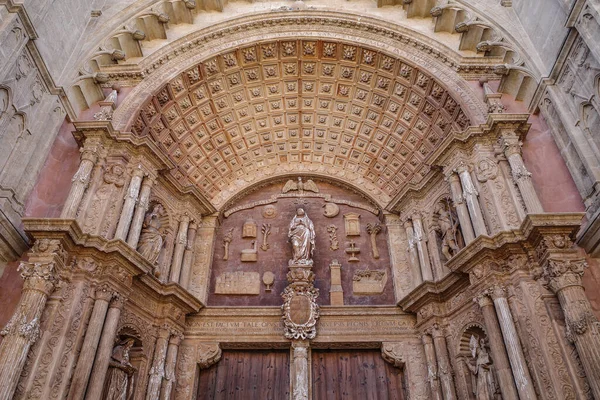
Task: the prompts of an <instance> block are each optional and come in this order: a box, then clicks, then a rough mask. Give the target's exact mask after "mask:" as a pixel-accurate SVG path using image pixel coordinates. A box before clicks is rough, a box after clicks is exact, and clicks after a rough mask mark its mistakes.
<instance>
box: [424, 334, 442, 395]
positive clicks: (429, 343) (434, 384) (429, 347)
mask: <svg viewBox="0 0 600 400" xmlns="http://www.w3.org/2000/svg"><path fill="white" fill-rule="evenodd" d="M421 340H422V341H423V348H424V349H425V362H426V363H427V381H428V382H429V390H431V398H432V400H442V399H443V396H442V387H441V385H440V380H439V376H438V368H437V361H436V357H435V348H434V347H433V340H432V338H431V335H429V334H427V333H426V334H424V335H423V336H421Z"/></svg>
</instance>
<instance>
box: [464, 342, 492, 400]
mask: <svg viewBox="0 0 600 400" xmlns="http://www.w3.org/2000/svg"><path fill="white" fill-rule="evenodd" d="M469 348H470V349H471V356H472V357H473V359H472V361H465V364H466V365H467V368H469V371H471V377H472V386H473V394H474V395H475V399H477V400H495V399H496V398H497V396H496V392H497V387H496V383H495V380H494V375H493V372H492V361H491V360H490V355H489V354H488V352H487V349H486V348H485V339H479V340H477V339H476V338H475V336H473V335H471V340H470V343H469ZM463 361H464V359H463Z"/></svg>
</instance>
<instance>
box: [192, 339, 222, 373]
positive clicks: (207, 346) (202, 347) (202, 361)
mask: <svg viewBox="0 0 600 400" xmlns="http://www.w3.org/2000/svg"><path fill="white" fill-rule="evenodd" d="M221 355H222V351H221V347H220V346H219V344H218V343H201V344H199V345H198V348H197V350H196V361H197V363H198V366H199V367H200V369H206V368H209V367H210V366H211V365H213V364H216V363H218V362H219V360H220V359H221Z"/></svg>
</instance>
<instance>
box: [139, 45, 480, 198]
mask: <svg viewBox="0 0 600 400" xmlns="http://www.w3.org/2000/svg"><path fill="white" fill-rule="evenodd" d="M286 43H288V47H289V43H293V44H294V48H295V49H309V51H308V52H306V51H296V50H294V51H293V52H292V53H289V52H288V53H286V49H285V48H283V47H281V46H283V44H282V43H279V42H267V43H261V44H257V45H255V46H251V47H245V48H243V49H239V50H236V51H234V52H228V53H226V54H223V55H218V56H216V57H212V58H210V59H208V60H206V61H204V62H202V63H200V64H199V65H196V66H194V67H193V68H191V69H188V70H187V71H185V72H183V73H181V74H180V75H178V76H176V77H175V78H173V79H171V81H170V82H169V83H167V84H166V85H163V86H162V87H160V88H159V89H158V90H157V92H156V93H155V95H154V96H153V97H152V98H150V99H149V100H147V101H146V103H145V104H143V105H142V106H141V109H140V110H139V111H138V112H137V113H136V114H135V115H134V117H133V118H132V125H131V127H130V129H131V131H132V132H133V133H134V135H136V136H142V137H147V138H149V139H150V140H152V141H154V142H156V143H157V145H158V146H159V148H160V149H161V151H162V152H164V153H165V154H167V155H168V156H169V157H170V158H171V160H172V161H173V162H174V163H175V164H177V165H178V168H177V169H174V170H172V172H171V173H172V178H174V179H175V180H176V181H177V182H178V183H179V184H181V185H182V186H190V185H194V186H197V187H198V188H199V189H200V192H201V193H202V195H204V196H205V197H206V198H207V199H208V200H209V201H211V202H212V203H213V204H214V205H216V206H219V205H221V204H223V203H224V202H225V201H226V200H227V198H228V197H230V196H232V195H233V194H235V193H236V192H238V191H239V190H240V189H242V188H243V187H246V186H248V185H249V184H251V183H252V181H254V180H256V179H259V178H261V177H264V176H274V175H277V174H280V173H282V172H285V171H286V170H288V169H290V168H296V166H299V168H303V169H306V172H312V173H313V174H319V173H320V174H322V175H332V176H336V177H337V178H339V179H341V180H342V181H344V182H347V183H348V184H351V185H356V186H362V187H365V188H366V189H367V190H369V191H370V192H372V193H374V197H377V200H378V202H379V203H380V204H382V205H383V204H385V203H387V202H389V200H391V198H392V197H393V196H394V195H395V194H396V193H397V192H398V191H399V190H400V189H401V188H402V186H403V185H405V183H407V182H411V183H418V182H420V181H421V180H422V179H423V178H424V176H425V175H427V173H428V172H429V168H428V167H427V166H426V165H425V164H424V163H425V161H426V160H427V159H428V157H429V156H430V155H431V154H432V152H433V151H434V150H435V149H436V147H437V146H438V145H440V144H441V142H442V140H443V139H444V138H445V137H446V136H447V135H449V134H450V132H452V131H462V130H464V129H465V128H466V127H467V126H469V124H470V120H469V118H468V117H467V116H466V114H465V112H464V111H463V110H462V109H461V107H460V105H459V102H458V101H457V100H455V99H454V98H452V97H451V96H450V95H449V93H448V92H447V90H446V89H445V86H444V85H443V84H442V83H440V82H438V81H437V80H436V79H435V78H434V77H433V76H431V75H429V74H428V73H427V72H425V71H423V70H421V69H419V68H418V67H417V66H415V65H413V64H412V63H409V62H407V61H405V60H400V59H398V58H395V57H390V56H389V55H387V54H383V53H380V52H377V51H375V50H373V49H367V48H364V47H360V46H351V47H352V48H351V49H350V47H349V46H346V45H343V43H339V42H333V41H331V42H327V41H314V40H311V41H290V42H286ZM334 45H335V46H334ZM313 46H314V50H310V49H311V48H312V47H313ZM279 47H281V48H279ZM278 48H279V49H278ZM345 48H347V49H346V50H345V51H343V49H345ZM249 49H253V50H249ZM270 49H271V50H274V51H272V52H271V51H270ZM252 54H257V55H261V57H260V59H259V60H257V59H255V57H253V56H249V55H252ZM265 54H266V55H265ZM270 54H272V56H269V55H270ZM341 61H344V68H342V66H341V64H340V62H341ZM290 65H303V67H302V68H295V67H294V68H291V67H290ZM307 66H309V68H306V67H307ZM332 85H333V86H334V87H333V88H332ZM242 177H243V178H242Z"/></svg>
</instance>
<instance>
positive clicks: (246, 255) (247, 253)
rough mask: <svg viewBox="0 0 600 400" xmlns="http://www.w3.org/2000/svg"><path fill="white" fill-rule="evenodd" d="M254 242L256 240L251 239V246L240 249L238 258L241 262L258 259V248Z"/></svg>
mask: <svg viewBox="0 0 600 400" xmlns="http://www.w3.org/2000/svg"><path fill="white" fill-rule="evenodd" d="M256 243H257V242H256V240H253V241H252V243H251V246H252V247H251V248H249V249H243V250H242V253H241V255H240V260H241V261H242V262H256V261H257V260H258V250H257V245H256Z"/></svg>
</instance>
